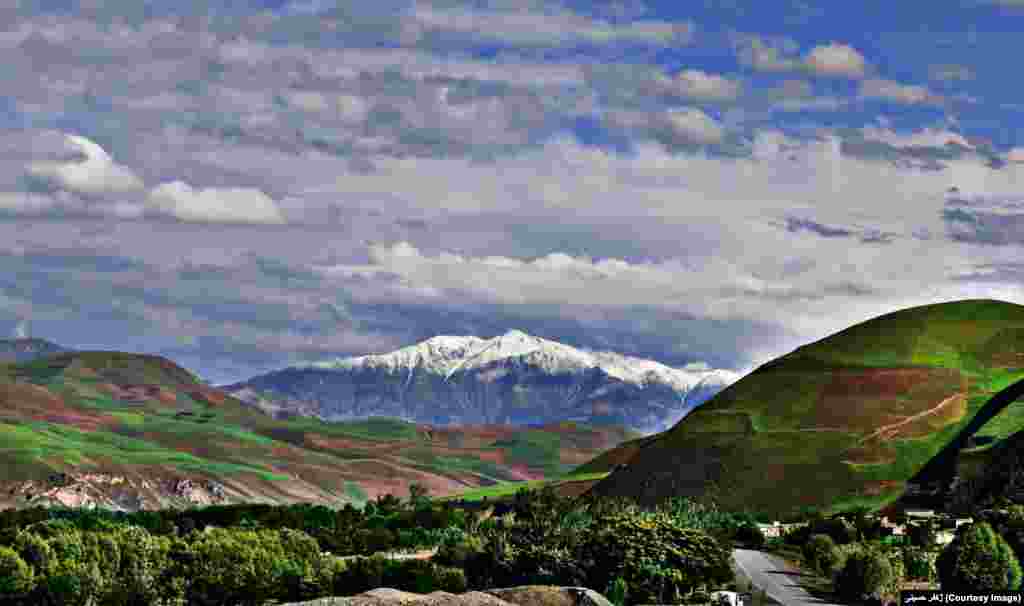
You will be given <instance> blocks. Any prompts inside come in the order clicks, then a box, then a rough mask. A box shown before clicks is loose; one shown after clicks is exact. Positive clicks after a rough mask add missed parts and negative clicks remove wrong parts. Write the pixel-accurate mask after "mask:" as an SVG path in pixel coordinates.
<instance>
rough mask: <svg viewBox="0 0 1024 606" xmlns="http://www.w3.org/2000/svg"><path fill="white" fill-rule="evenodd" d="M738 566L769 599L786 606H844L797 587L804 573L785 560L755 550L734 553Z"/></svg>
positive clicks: (737, 550) (740, 550)
mask: <svg viewBox="0 0 1024 606" xmlns="http://www.w3.org/2000/svg"><path fill="white" fill-rule="evenodd" d="M733 555H734V556H735V557H736V566H737V567H738V568H739V569H740V570H741V571H742V572H743V574H745V575H746V576H747V578H748V579H750V581H751V583H752V584H753V585H754V586H755V587H758V588H760V589H764V590H765V592H767V594H768V596H769V597H771V598H772V599H773V600H775V601H776V602H778V603H780V604H782V606H808V605H813V606H843V605H841V604H832V603H830V602H826V601H824V600H821V599H818V598H816V597H814V596H812V595H811V594H809V593H807V591H806V590H805V589H804V588H803V587H800V586H799V585H798V584H797V577H798V575H800V571H799V570H796V569H795V568H793V567H791V566H789V565H788V564H786V563H785V562H784V561H783V560H782V558H780V557H778V556H775V555H772V554H768V553H765V552H763V551H754V550H751V549H734V550H733Z"/></svg>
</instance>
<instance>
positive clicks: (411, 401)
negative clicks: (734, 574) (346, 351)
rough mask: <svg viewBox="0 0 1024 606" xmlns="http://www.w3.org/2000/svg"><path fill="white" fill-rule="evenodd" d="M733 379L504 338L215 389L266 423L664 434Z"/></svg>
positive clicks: (445, 340) (341, 362)
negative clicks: (375, 420) (268, 419)
mask: <svg viewBox="0 0 1024 606" xmlns="http://www.w3.org/2000/svg"><path fill="white" fill-rule="evenodd" d="M738 378H739V375H738V374H737V373H734V372H732V371H729V370H712V369H686V368H683V369H680V368H671V367H668V366H665V365H663V364H659V363H658V362H654V361H651V360H645V359H641V358H634V357H628V356H624V355H621V354H617V353H612V352H607V351H602V352H594V351H585V350H580V349H576V348H573V347H570V346H568V345H564V344H562V343H558V342H556V341H549V340H547V339H542V338H539V337H535V336H531V335H529V334H526V333H524V332H522V331H518V330H513V331H509V332H507V333H505V334H503V335H500V336H496V337H494V338H491V339H484V338H480V337H475V336H437V337H433V338H431V339H427V340H426V341H423V342H421V343H417V344H415V345H411V346H409V347H404V348H402V349H398V350H396V351H393V352H390V353H385V354H380V355H367V356H359V357H350V358H342V359H338V360H334V361H328V362H317V363H313V364H307V365H304V366H295V367H290V368H285V369H283V370H278V371H275V372H271V373H268V374H264V375H261V376H258V377H254V378H252V379H249V380H246V381H242V382H240V383H235V384H231V385H226V386H221V389H224V390H225V391H227V392H228V393H230V394H232V395H233V396H235V397H237V398H239V399H240V400H242V401H245V402H248V403H249V404H251V405H254V406H256V407H258V408H260V409H262V410H264V411H265V412H268V413H270V414H272V415H275V416H291V415H304V416H316V417H319V418H321V419H323V420H327V421H341V420H353V419H362V418H367V417H393V418H399V419H405V420H408V421H413V422H417V423H429V424H433V425H478V424H495V423H497V424H510V425H543V424H549V423H557V422H561V421H578V422H583V423H588V424H598V425H600V424H614V425H625V426H627V427H630V428H631V429H634V430H637V431H640V432H644V433H651V432H656V431H662V430H665V429H667V428H669V427H671V426H672V425H674V424H675V423H676V422H678V421H679V420H680V419H682V418H683V417H684V416H685V415H686V414H687V413H689V412H690V411H691V410H693V408H694V407H696V406H698V405H700V404H701V403H703V402H704V401H706V400H707V399H709V398H710V397H712V396H713V395H714V394H716V393H718V392H719V391H721V390H722V389H723V388H725V387H726V386H727V385H729V384H730V383H732V382H734V381H736V380H737V379H738Z"/></svg>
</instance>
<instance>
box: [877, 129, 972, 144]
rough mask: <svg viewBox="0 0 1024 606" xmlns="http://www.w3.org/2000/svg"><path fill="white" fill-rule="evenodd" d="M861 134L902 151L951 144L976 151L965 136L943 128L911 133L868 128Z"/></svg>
mask: <svg viewBox="0 0 1024 606" xmlns="http://www.w3.org/2000/svg"><path fill="white" fill-rule="evenodd" d="M861 133H862V134H863V136H864V138H865V139H867V140H869V141H878V142H880V143H885V144H887V145H891V146H893V147H898V148H901V149H907V148H912V147H938V148H941V147H945V146H946V145H949V144H955V145H959V146H962V147H965V148H967V149H972V150H973V149H974V146H973V145H971V143H970V142H969V141H967V139H965V138H964V136H963V135H961V134H959V133H955V132H953V131H950V130H945V129H941V128H925V129H923V130H919V131H913V132H910V133H898V132H896V131H894V130H892V129H889V128H878V127H874V126H867V127H865V128H863V129H861Z"/></svg>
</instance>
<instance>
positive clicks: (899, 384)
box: [594, 300, 1024, 515]
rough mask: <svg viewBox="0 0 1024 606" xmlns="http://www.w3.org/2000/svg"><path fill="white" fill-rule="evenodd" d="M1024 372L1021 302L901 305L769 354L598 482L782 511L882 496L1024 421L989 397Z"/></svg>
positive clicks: (944, 470)
mask: <svg viewBox="0 0 1024 606" xmlns="http://www.w3.org/2000/svg"><path fill="white" fill-rule="evenodd" d="M1022 379H1024V306H1020V305H1014V304H1011V303H1006V302H1001V301H993V300H967V301H960V302H954V303H943V304H937V305H927V306H922V307H915V308H910V309H904V310H900V311H897V312H895V313H890V314H886V315H883V316H880V317H877V318H874V319H871V320H869V321H866V322H863V323H860V324H857V325H855V326H852V327H850V328H848V329H846V330H844V331H842V332H839V333H836V334H834V335H831V336H829V337H827V338H825V339H822V340H820V341H817V342H814V343H811V344H809V345H806V346H803V347H800V348H798V349H796V350H794V351H793V352H791V353H789V354H787V355H784V356H782V357H780V358H777V359H775V360H773V361H771V362H769V363H767V364H764V365H763V366H761V367H759V368H758V369H757V370H755V371H754V372H752V373H750V374H749V375H747V376H746V377H743V378H742V379H741V380H740V381H738V382H736V383H734V384H733V385H731V386H729V387H728V388H726V389H725V390H724V391H722V392H721V393H719V394H718V395H716V396H715V397H714V398H712V399H711V400H709V401H708V402H706V403H704V404H703V405H702V406H700V407H699V408H697V409H696V410H694V411H693V412H691V413H690V414H689V415H687V416H686V417H685V418H684V419H683V420H682V421H680V422H679V423H678V424H677V425H676V426H675V427H673V428H672V429H670V430H668V431H666V432H664V433H661V434H658V435H657V436H656V438H655V439H654V440H652V441H651V443H649V444H647V445H645V447H644V448H643V449H640V450H638V451H637V452H636V453H635V454H634V455H633V456H632V457H631V458H630V459H629V463H628V464H627V465H626V466H624V467H622V468H619V469H618V470H616V471H614V472H613V473H611V474H610V475H609V476H608V477H607V478H606V479H605V480H603V481H602V482H600V483H598V484H597V485H596V486H595V488H594V492H595V493H597V494H605V495H628V496H633V497H635V498H638V499H639V500H640V501H642V502H647V503H653V502H657V501H660V500H662V499H664V498H667V497H670V496H674V495H688V496H702V495H706V494H708V493H709V492H710V493H713V494H716V495H717V496H718V497H719V498H720V499H721V501H722V502H723V504H725V505H727V506H730V507H739V508H750V509H755V510H760V511H764V512H772V513H776V514H780V515H781V514H784V513H788V512H791V511H793V510H796V509H800V508H804V507H816V508H824V509H830V510H834V509H842V508H845V507H849V506H854V505H869V506H872V505H881V504H883V503H888V502H891V501H893V500H894V499H896V498H898V497H899V496H900V495H901V494H902V493H903V492H904V490H905V489H906V487H907V483H908V481H910V480H912V479H915V480H919V479H920V478H917V477H915V476H916V475H917V474H919V473H920V472H921V471H922V470H924V469H925V468H926V466H927V465H928V464H929V462H931V461H932V460H933V459H935V458H936V456H937V455H939V453H940V452H944V454H943V457H940V458H941V459H942V462H941V464H939V463H933V464H932V465H931V466H929V467H928V469H929V474H928V477H927V478H924V479H926V480H928V481H931V482H940V483H941V482H944V481H947V480H950V479H951V476H952V475H953V474H954V473H955V459H956V456H955V455H956V452H957V451H958V449H959V447H960V446H963V445H966V443H967V439H968V438H971V439H972V440H974V441H975V442H979V443H984V445H980V446H977V448H976V451H982V450H985V449H987V448H991V447H992V446H994V445H996V444H998V443H999V442H1000V441H1002V440H1004V439H1006V438H1008V437H1009V436H1010V435H1012V434H1014V433H1016V432H1017V431H1020V430H1022V429H1024V406H1016V407H1015V406H1006V403H1005V402H1003V403H993V405H990V406H988V408H987V409H986V408H985V406H986V404H987V403H988V401H989V400H990V399H991V398H993V396H994V395H995V394H996V393H997V392H999V391H1000V390H1003V389H1006V388H1007V387H1009V386H1011V385H1012V384H1014V383H1015V382H1017V381H1020V380H1022ZM975 417H977V422H976V425H977V426H969V424H970V422H971V421H972V419H975ZM965 429H966V430H967V431H964V430H965ZM968 434H969V435H968ZM951 444H952V445H953V446H952V447H951V446H950V445H951ZM626 448H628V446H626ZM943 449H945V451H943ZM612 456H613V455H610V454H608V455H604V457H605V458H610V457H612ZM951 463H952V464H951ZM947 476H948V477H947Z"/></svg>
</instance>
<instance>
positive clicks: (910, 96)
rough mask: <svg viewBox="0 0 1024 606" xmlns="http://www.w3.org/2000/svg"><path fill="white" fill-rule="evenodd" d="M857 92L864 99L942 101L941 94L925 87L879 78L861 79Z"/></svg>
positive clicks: (920, 101)
mask: <svg viewBox="0 0 1024 606" xmlns="http://www.w3.org/2000/svg"><path fill="white" fill-rule="evenodd" d="M859 94H860V97H861V98H865V99H886V100H888V101H893V102H896V103H902V104H904V105H918V104H931V105H938V104H941V103H942V102H943V98H942V96H940V95H936V94H935V93H933V92H931V91H930V90H928V88H927V87H924V86H917V85H910V84H901V83H899V82H894V81H892V80H884V79H881V78H871V79H868V80H864V81H862V82H861V83H860V92H859Z"/></svg>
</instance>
